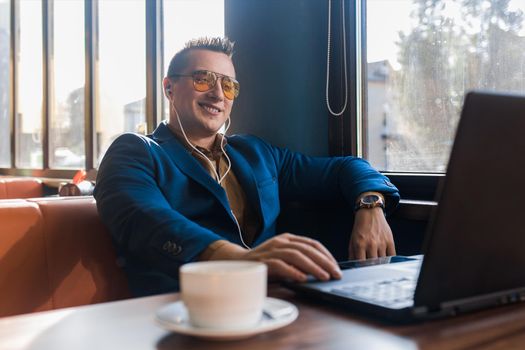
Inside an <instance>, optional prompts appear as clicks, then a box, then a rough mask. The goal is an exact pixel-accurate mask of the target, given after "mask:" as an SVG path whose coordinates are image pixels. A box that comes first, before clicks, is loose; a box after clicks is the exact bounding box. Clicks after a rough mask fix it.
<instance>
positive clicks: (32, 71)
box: [15, 0, 43, 169]
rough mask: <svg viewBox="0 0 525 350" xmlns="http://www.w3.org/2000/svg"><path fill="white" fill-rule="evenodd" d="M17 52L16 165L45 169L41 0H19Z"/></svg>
mask: <svg viewBox="0 0 525 350" xmlns="http://www.w3.org/2000/svg"><path fill="white" fill-rule="evenodd" d="M17 4H18V6H19V14H20V16H19V22H18V25H19V37H18V43H19V52H17V55H16V56H17V84H16V87H17V89H16V90H17V91H16V95H17V105H16V106H15V109H16V131H15V132H16V141H17V145H16V163H15V164H16V166H17V167H20V168H36V169H39V168H42V164H43V163H42V156H43V150H42V100H43V99H42V94H43V80H42V72H43V67H42V57H43V45H42V1H38V0H35V1H20V2H18V3H17Z"/></svg>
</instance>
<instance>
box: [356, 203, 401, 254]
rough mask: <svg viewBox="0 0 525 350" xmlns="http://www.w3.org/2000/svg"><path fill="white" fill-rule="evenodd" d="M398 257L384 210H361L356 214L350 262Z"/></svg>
mask: <svg viewBox="0 0 525 350" xmlns="http://www.w3.org/2000/svg"><path fill="white" fill-rule="evenodd" d="M387 255H396V247H395V244H394V238H393V236H392V230H390V226H388V223H387V222H386V219H385V215H384V214H383V209H381V208H373V209H360V210H358V211H357V212H356V213H355V219H354V227H353V229H352V236H351V237H350V245H349V247H348V256H349V259H350V260H354V259H358V260H362V259H366V258H377V257H379V256H387Z"/></svg>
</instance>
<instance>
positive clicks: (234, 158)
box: [226, 144, 265, 226]
mask: <svg viewBox="0 0 525 350" xmlns="http://www.w3.org/2000/svg"><path fill="white" fill-rule="evenodd" d="M226 153H227V154H228V156H229V157H230V159H231V162H232V169H233V172H234V173H235V176H236V177H237V179H238V180H239V182H240V183H241V185H242V188H243V189H244V192H245V193H246V196H247V197H248V200H249V201H250V203H251V204H252V206H253V208H254V209H255V210H256V211H257V213H258V214H259V216H260V217H261V219H262V221H263V226H265V216H264V213H263V211H262V206H261V197H260V195H259V189H258V187H257V180H256V178H255V174H254V172H253V169H252V167H251V166H250V164H249V163H248V161H247V160H246V159H245V158H244V157H243V156H242V154H241V153H239V151H237V150H236V149H235V148H233V147H232V146H230V145H229V144H227V145H226Z"/></svg>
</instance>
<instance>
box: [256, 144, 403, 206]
mask: <svg viewBox="0 0 525 350" xmlns="http://www.w3.org/2000/svg"><path fill="white" fill-rule="evenodd" d="M261 142H264V141H261ZM265 145H266V147H267V148H268V149H269V151H270V153H271V154H272V156H273V159H274V161H275V166H276V168H277V173H278V178H279V192H280V195H281V198H282V199H283V200H344V201H346V202H347V203H348V204H350V205H353V204H354V203H355V201H356V200H357V197H358V196H359V195H360V194H361V193H363V192H367V191H376V192H380V193H382V194H383V195H384V196H385V199H386V211H387V213H388V212H390V211H391V210H392V209H393V208H395V207H396V206H397V204H398V202H399V198H400V197H399V191H398V190H397V188H396V187H395V186H394V185H393V184H392V183H391V182H390V180H389V179H388V178H387V177H386V176H384V175H382V174H381V173H380V172H378V171H377V170H375V169H374V168H373V167H372V166H371V165H370V164H369V163H368V162H367V161H366V160H364V159H362V158H358V157H350V156H348V157H310V156H306V155H304V154H301V153H298V152H293V151H290V150H288V149H285V148H279V147H274V146H271V145H269V144H267V143H265Z"/></svg>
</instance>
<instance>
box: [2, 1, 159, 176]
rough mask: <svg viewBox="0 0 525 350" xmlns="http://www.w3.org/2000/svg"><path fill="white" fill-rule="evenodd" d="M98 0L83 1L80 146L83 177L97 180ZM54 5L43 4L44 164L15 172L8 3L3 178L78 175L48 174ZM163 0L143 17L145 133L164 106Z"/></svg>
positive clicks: (15, 15)
mask: <svg viewBox="0 0 525 350" xmlns="http://www.w3.org/2000/svg"><path fill="white" fill-rule="evenodd" d="M98 2H99V0H84V23H85V24H84V26H85V42H84V44H85V75H86V77H85V89H84V101H85V104H84V125H85V131H84V142H85V154H86V157H85V163H84V170H86V171H87V172H88V174H89V175H88V177H89V178H91V179H94V178H95V177H96V172H97V169H96V164H94V163H95V162H94V159H95V156H96V154H95V146H96V145H95V127H94V126H95V120H96V117H97V116H96V113H97V110H98V109H97V108H96V103H98V101H97V99H96V98H95V96H97V95H96V93H97V91H98V88H99V87H98V81H97V79H96V76H97V74H96V73H97V72H96V69H97V66H96V64H95V60H96V59H95V58H96V57H97V55H98V33H97V23H96V21H97V19H98V16H97V13H98ZM53 3H54V0H42V27H43V28H42V30H43V52H42V61H43V90H42V94H43V103H42V121H43V130H42V132H43V135H42V136H43V137H42V151H43V157H42V158H43V159H42V163H41V168H39V169H36V168H35V169H32V168H19V167H16V142H17V140H16V132H15V131H16V128H17V127H18V125H17V123H16V113H17V110H16V109H17V108H16V101H17V98H18V96H17V93H16V84H17V83H18V79H17V78H18V77H17V70H18V67H17V62H16V55H17V53H18V50H19V45H18V39H17V37H16V33H17V31H16V29H17V26H18V25H19V11H18V1H17V0H10V3H9V6H10V30H11V31H10V33H9V35H10V53H9V71H10V84H9V92H8V94H9V101H10V106H9V116H10V118H9V119H10V125H9V127H10V137H11V140H10V145H11V149H10V153H11V167H10V168H0V175H7V176H33V177H41V178H63V179H66V178H72V177H73V176H74V174H75V173H76V172H77V171H78V169H51V168H50V167H49V120H50V119H49V117H50V112H51V111H50V110H49V108H50V101H49V91H50V88H51V87H50V85H49V84H50V83H52V79H50V74H52V72H51V71H50V69H51V68H52V67H51V66H50V60H49V55H50V51H49V50H50V45H52V40H53V38H52V37H51V36H52V30H49V28H51V27H52V25H53V18H52V17H53V11H52V9H53ZM162 3H163V1H162V0H147V1H145V13H146V28H145V31H146V67H145V70H146V72H145V73H146V124H147V132H151V131H153V129H154V128H155V127H156V125H157V123H158V121H159V120H160V119H161V118H162V110H163V104H164V101H163V99H162V89H161V88H160V83H161V80H162V72H163V62H162V57H163V55H162V49H163V47H162V25H163V23H162Z"/></svg>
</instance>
